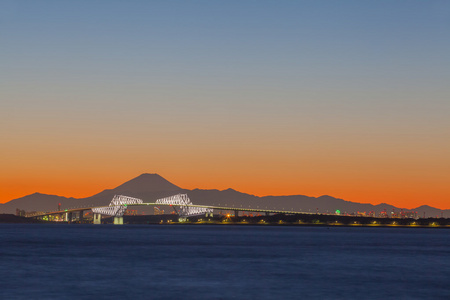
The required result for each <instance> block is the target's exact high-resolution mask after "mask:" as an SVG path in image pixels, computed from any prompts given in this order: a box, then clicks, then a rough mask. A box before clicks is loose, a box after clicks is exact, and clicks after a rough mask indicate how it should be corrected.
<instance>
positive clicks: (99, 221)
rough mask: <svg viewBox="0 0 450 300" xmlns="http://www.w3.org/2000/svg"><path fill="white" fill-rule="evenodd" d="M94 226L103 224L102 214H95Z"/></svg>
mask: <svg viewBox="0 0 450 300" xmlns="http://www.w3.org/2000/svg"><path fill="white" fill-rule="evenodd" d="M93 223H94V224H102V215H101V214H94V221H93Z"/></svg>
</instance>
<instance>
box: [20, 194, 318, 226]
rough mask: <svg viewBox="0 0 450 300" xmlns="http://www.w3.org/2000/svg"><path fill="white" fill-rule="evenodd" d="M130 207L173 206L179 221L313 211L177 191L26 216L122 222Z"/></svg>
mask: <svg viewBox="0 0 450 300" xmlns="http://www.w3.org/2000/svg"><path fill="white" fill-rule="evenodd" d="M130 206H169V207H172V208H173V209H174V211H175V213H176V214H178V216H179V220H180V221H184V220H186V219H187V218H188V217H191V216H201V215H205V216H206V217H212V216H213V212H214V210H228V211H234V214H235V216H238V215H239V212H240V211H245V212H258V213H265V214H311V215H312V214H315V213H307V212H299V211H293V210H275V209H273V210H272V209H260V208H251V207H248V208H245V207H229V206H213V205H195V204H193V203H192V202H191V200H190V199H189V197H188V196H187V195H186V194H177V195H173V196H170V197H166V198H161V199H158V200H156V201H155V202H148V203H146V202H144V201H143V200H141V199H139V198H133V197H128V196H124V195H115V196H114V197H113V199H112V200H111V203H110V204H109V206H91V207H82V208H72V209H65V210H59V211H53V212H39V213H34V214H31V215H28V217H31V218H40V219H42V218H45V217H46V218H47V219H48V220H52V219H53V220H56V219H58V220H60V221H61V220H63V221H66V222H72V221H73V218H74V217H75V215H78V220H79V221H80V222H82V221H83V216H84V212H85V211H89V210H91V211H92V212H93V213H94V218H93V223H94V224H101V219H102V216H103V215H105V216H111V217H114V224H116V225H121V224H123V215H124V214H125V212H126V211H127V209H128V207H130Z"/></svg>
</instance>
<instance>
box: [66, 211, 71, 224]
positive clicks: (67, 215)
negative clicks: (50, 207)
mask: <svg viewBox="0 0 450 300" xmlns="http://www.w3.org/2000/svg"><path fill="white" fill-rule="evenodd" d="M65 221H66V222H67V223H72V213H71V212H66V216H65Z"/></svg>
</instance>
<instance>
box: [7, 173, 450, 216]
mask: <svg viewBox="0 0 450 300" xmlns="http://www.w3.org/2000/svg"><path fill="white" fill-rule="evenodd" d="M178 193H187V194H188V196H189V197H190V198H191V200H192V201H193V203H195V204H203V205H216V206H222V205H226V206H230V207H231V206H234V207H254V206H257V207H260V208H267V209H269V208H270V209H283V210H293V211H304V212H321V213H332V212H334V211H335V210H340V211H341V212H343V213H344V212H346V213H353V212H358V211H366V212H369V211H375V212H376V213H380V212H381V211H383V210H385V211H386V212H388V213H390V212H391V211H392V210H395V211H396V212H399V211H400V210H405V211H416V210H418V213H419V214H420V216H422V215H423V214H425V215H426V216H440V215H444V214H445V216H446V217H450V210H441V209H438V208H434V207H431V206H429V205H421V206H419V207H417V208H413V209H406V208H399V207H395V206H394V205H391V204H387V203H380V204H377V205H373V204H370V203H358V202H352V201H347V200H344V199H340V198H335V197H332V196H329V195H322V196H319V197H310V196H305V195H283V196H273V195H269V196H261V197H260V196H256V195H251V194H247V193H242V192H239V191H237V190H234V189H232V188H227V189H224V190H218V189H198V188H196V189H192V190H188V189H183V188H180V187H179V186H177V185H175V184H173V183H171V182H169V181H168V180H166V179H165V178H163V177H162V176H160V175H159V174H156V173H153V174H152V173H143V174H141V175H139V176H137V177H135V178H133V179H131V180H128V181H126V182H124V183H123V184H120V185H119V186H117V187H115V188H112V189H105V190H103V191H101V192H100V193H97V194H94V195H92V196H89V197H85V198H73V197H64V196H57V195H49V194H42V193H38V192H36V193H33V194H30V195H26V196H24V197H21V198H17V199H13V200H11V201H8V202H6V203H4V204H2V205H0V213H14V212H15V210H16V208H19V209H23V210H26V211H51V210H56V209H57V207H58V204H59V203H61V207H62V208H70V207H83V206H101V205H108V204H109V203H110V202H111V199H112V197H113V196H114V195H116V194H124V195H127V196H130V197H136V198H140V199H143V200H144V201H155V200H156V199H159V198H163V197H168V196H171V195H174V194H178ZM419 210H420V211H419ZM145 212H146V213H148V212H149V210H148V209H147V211H145Z"/></svg>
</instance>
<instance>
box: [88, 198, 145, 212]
mask: <svg viewBox="0 0 450 300" xmlns="http://www.w3.org/2000/svg"><path fill="white" fill-rule="evenodd" d="M142 203H144V201H142V200H141V199H138V198H133V197H128V196H124V195H115V196H114V197H113V199H112V200H111V203H110V204H109V206H103V207H95V208H92V212H93V213H95V214H102V215H107V216H113V217H122V216H123V215H124V214H125V211H126V210H127V205H135V204H142Z"/></svg>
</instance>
